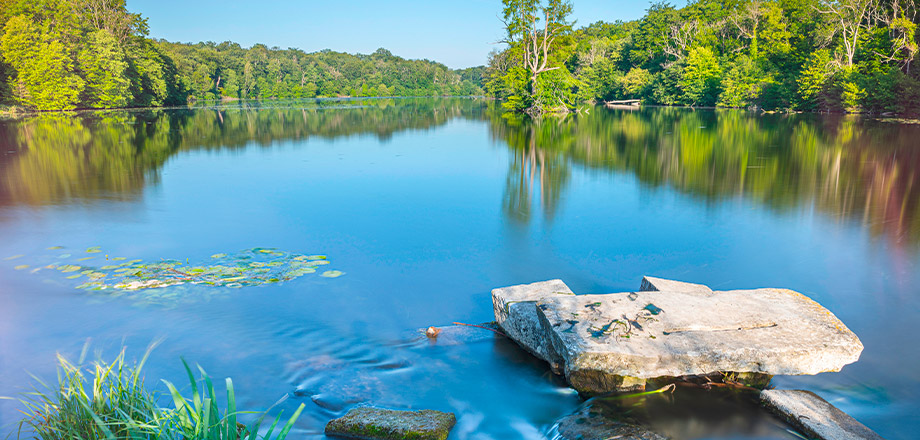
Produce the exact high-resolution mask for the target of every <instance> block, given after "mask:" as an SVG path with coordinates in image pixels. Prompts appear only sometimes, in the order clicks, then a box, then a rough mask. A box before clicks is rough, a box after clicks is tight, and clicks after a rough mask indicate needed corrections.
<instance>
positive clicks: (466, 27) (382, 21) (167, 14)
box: [128, 0, 650, 68]
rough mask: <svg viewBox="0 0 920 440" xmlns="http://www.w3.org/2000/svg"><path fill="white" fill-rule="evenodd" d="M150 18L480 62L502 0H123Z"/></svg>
mask: <svg viewBox="0 0 920 440" xmlns="http://www.w3.org/2000/svg"><path fill="white" fill-rule="evenodd" d="M649 3H650V2H649V1H647V0H641V1H625V0H574V5H575V13H574V18H575V19H576V20H578V24H579V25H587V24H589V23H592V22H595V21H597V20H605V21H614V20H617V19H620V20H631V19H635V18H639V17H641V16H642V15H643V14H644V12H645V9H646V8H648V5H649ZM128 9H129V10H131V11H132V12H140V13H142V14H143V15H144V16H145V17H147V18H148V21H149V24H150V36H151V37H155V38H165V39H167V40H170V41H181V42H194V43H197V42H199V41H216V42H221V41H227V40H230V41H235V42H237V43H240V44H242V45H243V46H246V47H248V46H251V45H253V44H255V43H264V44H266V45H268V46H269V47H271V46H279V47H285V48H286V47H296V48H300V49H303V50H305V51H307V52H313V51H317V50H322V49H332V50H336V51H341V52H350V53H355V52H360V53H371V52H373V51H374V50H376V49H377V48H378V47H385V48H387V49H389V50H390V51H392V52H393V53H394V54H396V55H399V56H402V57H404V58H428V59H431V60H436V61H440V62H442V63H444V64H447V65H448V66H450V67H453V68H460V67H470V66H475V65H480V64H485V62H486V57H487V55H488V53H489V51H490V50H492V49H493V48H495V47H496V45H494V44H492V43H493V42H495V41H496V40H498V39H499V38H501V36H502V28H501V22H500V21H499V19H498V15H499V13H500V12H501V1H500V0H455V1H441V0H392V1H367V0H339V1H314V0H299V1H298V0H262V1H257V2H256V1H251V0H248V1H242V0H221V1H217V0H184V1H178V0H128Z"/></svg>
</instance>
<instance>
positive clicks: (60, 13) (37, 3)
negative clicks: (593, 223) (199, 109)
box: [0, 0, 483, 110]
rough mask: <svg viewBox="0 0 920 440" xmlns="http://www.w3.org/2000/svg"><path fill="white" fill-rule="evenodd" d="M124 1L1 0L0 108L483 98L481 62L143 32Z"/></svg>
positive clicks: (141, 23) (141, 22)
mask: <svg viewBox="0 0 920 440" xmlns="http://www.w3.org/2000/svg"><path fill="white" fill-rule="evenodd" d="M148 32H149V29H148V25H147V21H146V19H145V18H144V17H142V16H141V15H140V14H135V13H131V12H130V11H128V10H127V7H126V5H125V0H0V105H4V104H5V105H18V106H22V107H24V108H28V109H35V110H71V109H86V108H122V107H155V106H172V105H184V104H186V103H187V102H190V101H196V100H217V99H285V98H314V97H337V96H351V97H370V96H443V95H454V96H457V95H481V94H482V89H481V88H480V86H479V84H480V79H481V77H482V75H481V72H482V70H483V68H482V67H479V68H476V67H474V68H469V69H463V70H452V69H450V68H448V67H447V66H445V65H443V64H440V63H436V62H434V61H430V60H407V59H403V58H401V57H398V56H394V55H393V54H392V53H390V52H389V51H387V50H386V49H378V50H377V51H375V52H374V53H372V54H369V55H362V54H357V55H352V54H347V53H341V52H334V51H331V50H323V51H320V52H315V53H306V52H304V51H302V50H299V49H294V48H288V49H281V48H277V47H271V48H270V47H266V46H264V45H261V44H257V45H254V46H253V47H251V48H243V47H241V46H240V45H239V44H236V43H232V42H224V43H214V42H204V43H198V44H187V43H173V42H168V41H164V40H159V39H152V38H148Z"/></svg>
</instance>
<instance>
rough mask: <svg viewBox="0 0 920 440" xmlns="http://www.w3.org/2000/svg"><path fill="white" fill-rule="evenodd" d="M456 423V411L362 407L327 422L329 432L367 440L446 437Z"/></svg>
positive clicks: (437, 438) (441, 439)
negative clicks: (454, 412)
mask: <svg viewBox="0 0 920 440" xmlns="http://www.w3.org/2000/svg"><path fill="white" fill-rule="evenodd" d="M455 423H457V418H456V417H455V416H454V414H453V413H445V412H441V411H433V410H427V409H426V410H421V411H397V410H392V409H383V408H372V407H361V408H354V409H352V410H351V411H348V414H345V416H344V417H340V418H338V419H335V420H332V421H330V422H329V423H328V424H326V435H335V436H340V437H348V438H357V439H366V440H376V439H380V440H403V439H407V440H408V439H412V440H446V439H447V434H448V433H449V432H450V429H451V428H453V427H454V424H455Z"/></svg>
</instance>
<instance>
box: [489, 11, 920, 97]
mask: <svg viewBox="0 0 920 440" xmlns="http://www.w3.org/2000/svg"><path fill="white" fill-rule="evenodd" d="M503 4H504V14H503V19H504V26H505V30H506V31H507V36H506V38H505V40H504V42H505V43H506V46H507V47H506V48H505V49H504V50H501V51H493V53H492V54H490V57H489V64H488V67H487V69H486V72H485V78H484V82H485V89H486V92H487V93H488V94H490V95H492V96H495V97H498V98H502V99H503V100H504V102H505V106H506V108H509V109H512V110H517V111H526V112H529V113H532V114H539V113H544V112H555V111H568V110H570V109H572V108H575V107H576V106H577V105H578V104H579V103H581V102H585V101H602V100H608V101H609V100H620V99H640V100H642V102H644V103H647V104H660V105H685V106H722V107H739V108H747V107H758V108H762V109H765V110H800V111H830V112H844V111H845V112H872V113H886V112H890V113H899V114H918V113H920V69H917V67H916V66H914V65H913V64H914V63H913V61H915V59H916V58H917V53H918V41H920V34H918V32H917V30H918V29H917V24H918V22H920V7H918V4H917V2H916V0H728V1H726V0H718V1H717V0H691V1H689V2H688V3H687V5H686V6H684V7H681V8H678V7H675V6H673V5H671V4H669V3H667V2H657V3H654V4H652V5H651V6H650V7H649V9H648V10H647V13H646V15H645V16H644V17H642V18H641V19H638V20H634V21H628V22H623V21H616V22H613V23H609V22H597V23H593V24H591V25H589V26H586V27H582V28H579V29H574V26H573V24H574V23H573V22H571V21H570V19H569V16H570V14H571V12H572V6H573V5H572V3H571V2H570V1H567V0H503Z"/></svg>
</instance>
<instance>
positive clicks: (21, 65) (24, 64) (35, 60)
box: [0, 15, 84, 110]
mask: <svg viewBox="0 0 920 440" xmlns="http://www.w3.org/2000/svg"><path fill="white" fill-rule="evenodd" d="M0 51H2V52H3V56H4V59H5V60H6V62H7V63H9V64H10V65H11V66H12V67H13V68H14V69H16V73H17V80H16V84H15V90H14V91H13V92H14V94H15V95H16V96H17V98H18V99H19V100H20V101H21V102H22V103H24V104H26V105H29V106H32V107H35V108H37V109H39V110H71V109H74V108H76V107H77V105H78V104H79V102H80V93H81V92H82V91H83V86H84V81H83V80H82V79H81V78H80V77H79V76H77V75H76V73H75V72H74V64H73V60H72V59H71V58H70V54H69V50H68V47H67V46H65V45H64V44H63V43H62V42H61V41H60V37H59V36H58V35H55V33H54V31H53V29H52V28H51V27H50V26H48V25H39V24H36V23H34V22H33V21H32V20H31V19H29V18H28V17H27V16H25V15H18V16H16V17H13V18H12V19H10V20H9V21H8V22H7V23H6V26H4V32H3V36H2V37H0Z"/></svg>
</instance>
